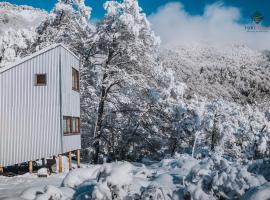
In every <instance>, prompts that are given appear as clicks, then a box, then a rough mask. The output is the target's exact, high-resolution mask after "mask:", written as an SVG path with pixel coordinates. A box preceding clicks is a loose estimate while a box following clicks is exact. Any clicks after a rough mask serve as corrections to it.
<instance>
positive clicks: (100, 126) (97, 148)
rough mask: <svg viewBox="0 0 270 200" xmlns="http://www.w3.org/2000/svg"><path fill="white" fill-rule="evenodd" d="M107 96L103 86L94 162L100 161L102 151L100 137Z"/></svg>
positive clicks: (96, 130) (96, 129)
mask: <svg viewBox="0 0 270 200" xmlns="http://www.w3.org/2000/svg"><path fill="white" fill-rule="evenodd" d="M105 98H106V88H105V87H104V86H102V89H101V98H100V101H99V105H98V116H97V124H96V128H95V133H94V134H95V135H94V136H95V137H96V140H97V141H96V143H95V145H94V146H95V150H96V152H95V156H94V163H95V164H97V163H98V158H99V153H100V139H101V135H102V133H101V128H102V118H103V113H104V104H105Z"/></svg>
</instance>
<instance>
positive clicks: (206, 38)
mask: <svg viewBox="0 0 270 200" xmlns="http://www.w3.org/2000/svg"><path fill="white" fill-rule="evenodd" d="M240 19H241V13H240V10H239V9H238V8H235V7H226V6H224V5H223V4H221V3H216V4H212V5H208V6H206V7H205V10H204V14H203V15H197V16H194V15H189V14H188V13H187V12H186V11H185V10H184V7H183V5H182V4H181V3H176V2H175V3H168V4H166V5H165V6H163V7H161V8H160V9H159V10H158V11H157V13H155V14H152V15H150V16H149V20H150V22H151V23H152V27H153V29H154V31H155V32H156V34H157V35H159V36H160V37H161V40H162V43H163V45H166V46H176V45H191V44H194V45H197V44H212V45H231V44H244V45H247V46H249V47H251V48H256V49H270V29H269V31H268V32H247V31H246V30H245V25H243V24H240V23H239V20H240Z"/></svg>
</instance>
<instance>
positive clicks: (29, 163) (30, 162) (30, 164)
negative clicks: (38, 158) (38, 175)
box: [28, 160, 33, 174]
mask: <svg viewBox="0 0 270 200" xmlns="http://www.w3.org/2000/svg"><path fill="white" fill-rule="evenodd" d="M28 170H29V173H30V174H32V173H33V162H32V160H30V161H29V162H28Z"/></svg>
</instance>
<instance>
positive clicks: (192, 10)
mask: <svg viewBox="0 0 270 200" xmlns="http://www.w3.org/2000/svg"><path fill="white" fill-rule="evenodd" d="M6 1H8V2H10V3H14V4H20V5H31V6H33V7H37V8H43V9H45V10H48V11H49V10H51V9H52V7H53V5H54V4H55V2H56V0H6ZM104 2H105V0H86V4H87V5H90V6H91V7H92V8H93V13H92V17H93V18H95V19H98V18H101V17H102V16H103V14H104V10H103V7H102V4H103V3H104ZM139 2H140V6H141V7H142V8H143V10H144V12H146V14H148V15H150V14H152V13H154V12H156V11H157V9H158V8H159V7H160V6H163V5H165V4H166V3H168V2H180V3H181V4H183V6H184V8H185V11H186V12H187V13H189V14H190V15H202V14H203V12H204V8H205V6H206V5H209V4H213V3H216V2H222V3H224V5H225V6H233V7H237V8H239V10H240V12H241V15H242V21H243V22H248V21H249V20H250V16H251V15H252V14H253V13H254V12H255V11H259V12H260V13H262V15H263V16H264V21H263V23H264V24H265V25H270V1H269V0H223V1H214V0H139Z"/></svg>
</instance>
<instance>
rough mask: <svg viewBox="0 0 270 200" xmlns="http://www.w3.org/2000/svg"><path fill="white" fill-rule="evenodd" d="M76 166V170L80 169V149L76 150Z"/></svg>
mask: <svg viewBox="0 0 270 200" xmlns="http://www.w3.org/2000/svg"><path fill="white" fill-rule="evenodd" d="M77 166H78V168H80V167H81V154H80V149H78V150H77Z"/></svg>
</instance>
